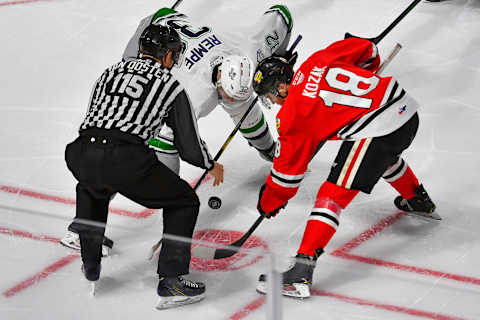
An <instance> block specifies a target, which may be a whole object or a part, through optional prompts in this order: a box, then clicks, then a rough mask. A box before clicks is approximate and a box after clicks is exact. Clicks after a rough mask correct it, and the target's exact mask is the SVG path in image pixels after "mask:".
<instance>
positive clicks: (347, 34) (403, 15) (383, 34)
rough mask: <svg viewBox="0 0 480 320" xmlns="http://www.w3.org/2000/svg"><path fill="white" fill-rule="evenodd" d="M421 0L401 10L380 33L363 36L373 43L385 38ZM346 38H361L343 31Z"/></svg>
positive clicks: (416, 0) (415, 0)
mask: <svg viewBox="0 0 480 320" xmlns="http://www.w3.org/2000/svg"><path fill="white" fill-rule="evenodd" d="M420 1H421V0H414V1H413V2H412V3H411V4H410V5H409V6H408V7H407V9H405V10H403V12H402V13H401V14H400V15H399V16H398V17H397V19H395V20H394V21H393V22H392V23H391V24H390V25H389V26H388V27H387V28H386V29H385V30H383V32H382V33H380V34H379V35H378V36H376V37H374V38H364V39H367V40H370V41H372V42H373V43H375V44H377V43H379V42H380V41H381V40H382V39H383V38H385V36H386V35H387V34H388V33H389V32H390V31H392V29H393V28H394V27H395V26H396V25H397V24H398V23H399V22H400V21H402V19H403V18H405V16H406V15H407V14H408V13H409V12H410V11H412V9H413V8H415V6H416V5H417V4H419V3H420ZM347 38H361V37H358V36H354V35H353V34H351V33H348V32H347V33H345V39H347Z"/></svg>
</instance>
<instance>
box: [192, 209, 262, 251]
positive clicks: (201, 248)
mask: <svg viewBox="0 0 480 320" xmlns="http://www.w3.org/2000/svg"><path fill="white" fill-rule="evenodd" d="M263 219H265V216H259V217H258V218H257V220H255V222H254V223H253V224H252V226H251V227H250V229H248V231H247V232H245V234H244V235H243V236H242V237H241V238H240V239H238V240H237V241H235V242H233V243H231V244H229V245H228V246H227V247H225V248H218V249H215V248H209V247H204V246H197V247H195V248H193V255H194V256H195V257H198V258H202V259H208V260H212V259H223V258H229V257H231V256H233V255H234V254H235V253H237V252H238V249H239V248H240V247H241V246H242V245H243V244H244V243H245V241H247V239H248V238H249V237H250V236H251V235H252V233H253V232H254V231H255V229H257V227H258V226H259V225H260V223H261V222H262V221H263Z"/></svg>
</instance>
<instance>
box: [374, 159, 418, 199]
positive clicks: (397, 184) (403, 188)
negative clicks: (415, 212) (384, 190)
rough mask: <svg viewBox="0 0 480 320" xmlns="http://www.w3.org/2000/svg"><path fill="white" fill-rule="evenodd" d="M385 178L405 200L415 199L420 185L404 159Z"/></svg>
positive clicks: (391, 168)
mask: <svg viewBox="0 0 480 320" xmlns="http://www.w3.org/2000/svg"><path fill="white" fill-rule="evenodd" d="M383 178H384V179H385V181H387V182H388V183H390V185H391V186H392V187H394V188H395V190H397V191H398V193H400V195H401V196H402V198H403V199H410V198H413V197H415V190H417V188H418V186H419V185H420V184H419V183H418V179H417V177H416V176H415V174H414V173H413V171H412V169H411V168H410V166H409V165H408V164H407V163H406V162H405V161H404V160H403V159H400V160H398V162H397V163H396V164H394V165H393V166H391V167H390V168H388V169H387V171H386V172H385V173H384V175H383Z"/></svg>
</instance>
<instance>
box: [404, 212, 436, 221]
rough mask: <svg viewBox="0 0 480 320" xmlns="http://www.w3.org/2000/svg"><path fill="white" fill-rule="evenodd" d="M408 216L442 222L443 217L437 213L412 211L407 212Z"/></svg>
mask: <svg viewBox="0 0 480 320" xmlns="http://www.w3.org/2000/svg"><path fill="white" fill-rule="evenodd" d="M407 214H408V215H412V216H417V217H423V218H427V219H429V220H442V217H440V215H439V214H438V213H436V212H432V213H426V212H419V211H411V212H407Z"/></svg>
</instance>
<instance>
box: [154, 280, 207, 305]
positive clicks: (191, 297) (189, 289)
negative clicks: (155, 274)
mask: <svg viewBox="0 0 480 320" xmlns="http://www.w3.org/2000/svg"><path fill="white" fill-rule="evenodd" d="M157 293H158V295H159V296H160V298H159V300H158V304H157V306H156V308H157V309H160V310H161V309H168V308H176V307H179V306H183V305H186V304H191V303H195V302H198V301H200V300H202V299H203V298H204V297H205V285H204V284H203V283H201V282H193V281H190V280H187V279H184V278H182V277H160V281H159V283H158V287H157Z"/></svg>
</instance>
